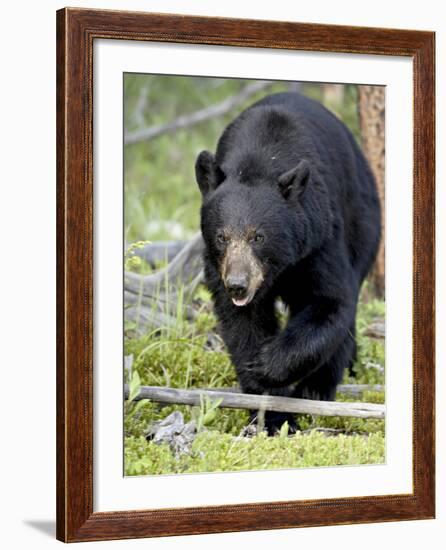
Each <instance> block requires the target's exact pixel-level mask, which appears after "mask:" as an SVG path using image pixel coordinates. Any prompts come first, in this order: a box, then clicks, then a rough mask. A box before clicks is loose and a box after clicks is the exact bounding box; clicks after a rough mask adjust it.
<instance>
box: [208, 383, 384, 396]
mask: <svg viewBox="0 0 446 550" xmlns="http://www.w3.org/2000/svg"><path fill="white" fill-rule="evenodd" d="M207 389H208V390H209V391H222V392H229V393H242V392H241V389H240V388H237V387H232V388H207ZM337 391H338V392H339V393H343V394H345V395H352V396H354V397H358V396H360V395H361V394H362V393H363V392H365V391H374V392H382V391H384V386H383V385H382V384H339V385H338V387H337Z"/></svg>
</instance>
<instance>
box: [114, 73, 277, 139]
mask: <svg viewBox="0 0 446 550" xmlns="http://www.w3.org/2000/svg"><path fill="white" fill-rule="evenodd" d="M272 84H273V83H272V82H262V81H260V82H253V83H252V84H248V86H246V87H245V88H243V89H242V90H241V91H240V92H238V93H237V94H235V95H233V96H231V97H228V98H227V99H225V100H224V101H222V102H221V103H217V104H216V105H211V106H210V107H206V108H205V109H201V110H199V111H195V112H194V113H190V114H187V115H182V116H179V117H178V118H176V119H175V120H172V121H171V122H168V123H167V124H159V125H156V126H149V127H148V128H141V129H140V130H135V131H133V132H127V133H126V134H125V138H124V144H125V145H132V144H133V143H138V142H140V141H148V140H149V139H154V138H156V137H158V136H161V135H162V134H166V133H168V132H174V131H175V130H179V129H180V128H187V127H189V126H193V125H194V124H198V123H199V122H204V121H206V120H209V119H211V118H215V117H217V116H222V115H224V114H226V113H228V112H229V111H231V110H232V109H234V107H237V106H238V105H240V104H241V103H244V102H245V101H246V100H247V99H249V98H250V97H251V96H253V95H255V94H257V93H258V92H261V91H262V90H264V89H265V88H267V87H269V86H271V85H272Z"/></svg>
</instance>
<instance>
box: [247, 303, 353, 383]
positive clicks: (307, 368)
mask: <svg viewBox="0 0 446 550" xmlns="http://www.w3.org/2000/svg"><path fill="white" fill-rule="evenodd" d="M354 317H355V305H354V304H353V303H351V302H342V301H337V300H332V299H323V298H318V299H317V300H314V302H313V303H312V304H311V305H307V306H306V307H305V308H304V309H303V310H301V311H300V312H299V313H297V314H296V315H295V316H294V317H292V318H291V319H290V320H289V322H288V325H287V327H286V328H285V330H283V331H282V332H281V333H279V334H277V335H276V336H274V337H272V338H270V339H269V340H268V341H266V342H265V344H264V345H263V346H262V348H261V349H260V350H259V353H258V355H257V358H256V361H254V362H253V364H252V365H251V368H250V369H249V370H250V373H251V375H252V377H253V378H255V379H256V380H257V382H258V383H259V384H262V385H264V386H266V387H268V386H269V387H276V388H277V387H282V386H287V385H289V384H291V383H299V382H301V381H302V380H304V379H305V378H306V377H307V376H309V375H310V374H312V373H313V372H315V371H316V370H317V369H318V368H319V367H320V366H321V365H323V364H324V363H326V362H327V361H328V360H329V359H330V357H331V356H332V355H333V354H334V353H335V352H336V350H337V348H338V347H339V346H340V344H341V343H342V342H343V341H344V340H345V338H346V337H347V335H348V330H349V327H350V326H351V325H352V322H354Z"/></svg>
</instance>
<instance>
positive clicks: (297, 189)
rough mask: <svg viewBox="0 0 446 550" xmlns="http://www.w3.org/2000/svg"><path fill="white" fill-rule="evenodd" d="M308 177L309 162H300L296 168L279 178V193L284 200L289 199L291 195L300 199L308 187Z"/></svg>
mask: <svg viewBox="0 0 446 550" xmlns="http://www.w3.org/2000/svg"><path fill="white" fill-rule="evenodd" d="M310 175H311V170H310V164H309V162H308V161H307V160H301V161H300V162H299V164H298V165H297V166H295V167H294V168H291V170H288V171H287V172H285V173H284V174H282V175H281V176H279V189H280V192H281V193H282V195H283V196H284V197H285V198H286V199H288V198H289V197H290V195H291V193H293V195H294V196H297V197H300V196H301V195H302V193H303V192H304V191H305V189H306V188H307V186H308V182H309V180H310Z"/></svg>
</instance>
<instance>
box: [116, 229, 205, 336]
mask: <svg viewBox="0 0 446 550" xmlns="http://www.w3.org/2000/svg"><path fill="white" fill-rule="evenodd" d="M203 248H204V243H203V239H202V237H201V233H197V234H196V235H195V237H194V238H193V239H192V240H191V241H189V242H188V243H187V244H186V245H185V246H184V248H183V249H182V250H181V251H180V252H179V253H178V254H177V255H176V256H175V257H174V259H173V260H172V261H171V262H170V263H169V264H168V265H167V266H166V267H165V268H163V269H160V270H158V271H156V272H155V273H153V274H151V275H139V274H137V273H132V272H129V271H126V272H125V274H124V303H125V310H124V315H125V319H126V320H128V321H132V322H133V323H136V326H135V327H134V328H133V331H134V332H135V333H136V334H143V333H145V332H147V331H148V330H151V329H152V328H156V327H157V324H156V323H157V322H158V320H161V317H159V316H157V315H156V314H157V313H161V314H162V315H164V316H166V317H165V320H166V321H167V324H168V325H170V324H171V325H173V324H174V321H175V318H176V315H177V312H178V307H179V304H180V303H183V304H187V303H188V301H189V299H190V298H191V296H192V295H193V293H194V291H195V289H196V288H197V285H198V284H200V282H201V281H202V280H203V259H202V254H203ZM180 288H181V292H182V295H181V296H180V295H179V294H178V292H179V290H178V289H180ZM185 314H186V318H188V319H193V318H194V316H195V312H194V310H193V308H191V307H186V308H185ZM168 316H171V317H172V319H171V322H169V319H168ZM163 325H164V323H163V324H161V325H158V327H160V326H163Z"/></svg>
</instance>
